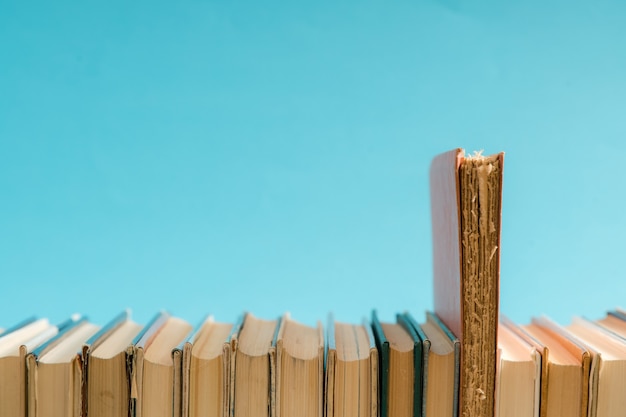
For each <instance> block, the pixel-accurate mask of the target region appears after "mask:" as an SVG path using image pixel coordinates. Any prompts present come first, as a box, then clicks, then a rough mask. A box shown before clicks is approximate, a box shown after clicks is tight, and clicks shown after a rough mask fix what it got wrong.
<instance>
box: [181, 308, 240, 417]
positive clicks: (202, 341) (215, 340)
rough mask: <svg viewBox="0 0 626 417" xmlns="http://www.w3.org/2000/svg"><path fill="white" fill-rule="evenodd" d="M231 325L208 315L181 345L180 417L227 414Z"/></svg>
mask: <svg viewBox="0 0 626 417" xmlns="http://www.w3.org/2000/svg"><path fill="white" fill-rule="evenodd" d="M234 328H235V326H233V325H232V324H230V323H220V322H216V321H215V320H214V318H213V316H208V317H206V318H205V319H204V320H202V322H201V323H200V324H199V325H198V326H197V327H196V330H195V331H194V332H193V333H192V334H191V335H190V336H189V337H188V338H187V340H185V342H184V344H183V346H182V356H183V365H182V368H183V389H182V416H183V417H228V416H229V415H230V368H231V352H232V349H231V339H232V336H233V329H234Z"/></svg>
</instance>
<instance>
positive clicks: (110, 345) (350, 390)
mask: <svg viewBox="0 0 626 417" xmlns="http://www.w3.org/2000/svg"><path fill="white" fill-rule="evenodd" d="M459 354H460V351H459V342H458V340H457V339H456V338H455V337H454V336H453V335H452V333H450V331H449V330H448V328H447V327H446V326H445V325H444V324H443V323H442V322H441V321H440V320H439V319H438V318H437V316H435V315H434V314H431V313H427V314H426V317H425V321H424V322H423V323H422V324H418V323H417V321H416V320H415V319H414V318H413V316H411V315H410V314H409V313H403V314H398V315H397V321H396V322H395V323H388V322H382V323H381V322H380V321H379V319H378V317H377V315H376V313H375V312H374V313H372V317H371V320H364V322H363V323H361V324H348V323H342V322H336V321H334V320H332V318H331V319H330V320H329V322H328V325H327V326H326V328H325V329H324V328H323V327H322V325H321V323H318V324H317V326H315V327H312V326H307V325H304V324H302V323H299V322H297V321H295V320H292V319H291V317H290V316H289V314H285V315H284V316H283V317H281V318H279V319H277V320H263V319H259V318H257V317H255V316H253V315H252V314H245V315H244V316H242V318H241V319H240V320H239V321H238V322H236V323H234V324H232V323H220V322H216V321H214V320H213V318H212V317H208V318H206V319H205V320H202V322H201V323H200V324H199V325H198V326H196V328H193V329H192V326H191V325H190V324H189V323H188V322H186V321H184V320H182V319H179V318H176V317H172V316H170V315H169V314H167V313H160V314H158V315H157V316H156V317H155V318H154V319H153V320H152V321H151V322H150V323H148V324H147V325H146V326H143V327H142V326H140V325H138V324H137V323H135V322H134V321H132V320H131V319H130V317H129V313H128V312H124V313H122V314H120V315H119V316H117V317H115V318H114V319H113V320H112V321H111V322H110V323H108V324H107V325H105V326H104V327H102V328H99V327H98V326H96V325H95V324H93V323H90V322H89V321H88V320H87V319H85V318H81V317H74V318H72V319H70V320H68V321H66V322H64V323H62V324H60V325H58V326H54V325H51V324H50V323H49V322H48V320H46V319H29V320H26V321H24V322H22V323H20V324H18V325H17V326H15V327H13V328H11V329H9V330H7V331H5V332H4V333H2V334H0V416H15V417H25V416H29V417H47V416H51V417H52V416H53V417H58V416H74V417H78V416H90V417H100V416H107V417H122V416H123V417H128V416H135V417H142V416H143V417H161V416H163V417H165V416H168V417H170V416H175V417H179V416H184V417H200V416H202V417H208V416H221V417H234V416H243V417H256V416H264V417H278V416H299V417H308V416H311V417H312V416H315V417H322V416H327V417H333V416H337V417H339V416H346V417H348V416H355V417H356V416H367V417H378V416H394V417H396V416H397V417H403V416H406V417H409V416H422V415H429V416H446V417H452V416H455V415H456V410H457V408H458V407H457V406H458V377H459V372H458V366H459V359H460V358H459Z"/></svg>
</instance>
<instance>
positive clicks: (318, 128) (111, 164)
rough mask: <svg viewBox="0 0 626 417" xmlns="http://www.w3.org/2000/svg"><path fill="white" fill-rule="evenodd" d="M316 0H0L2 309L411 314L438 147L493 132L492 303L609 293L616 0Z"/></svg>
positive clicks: (542, 310)
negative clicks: (499, 189)
mask: <svg viewBox="0 0 626 417" xmlns="http://www.w3.org/2000/svg"><path fill="white" fill-rule="evenodd" d="M129 3H130V4H129ZM313 3H314V4H307V5H303V4H298V5H296V4H293V3H287V2H285V3H280V2H244V1H241V2H208V1H189V2H139V1H137V2H119V3H111V2H109V3H107V4H87V3H85V2H75V3H70V2H65V3H64V2H40V3H39V4H33V3H27V2H19V3H17V2H16V3H10V2H5V1H1V2H0V158H1V161H0V279H1V282H2V287H1V289H0V327H6V326H9V325H11V324H13V323H15V322H17V321H19V320H20V319H22V318H24V317H26V316H29V315H31V314H38V315H40V316H48V317H50V318H51V319H52V320H53V321H60V320H62V319H63V318H65V317H66V316H67V315H69V314H71V313H74V312H83V313H86V314H88V315H89V316H90V317H91V318H92V320H94V321H96V322H97V323H100V324H103V323H105V322H106V321H108V320H109V319H110V318H112V317H113V316H114V315H115V314H116V313H117V312H118V311H119V310H121V309H122V308H125V307H131V308H132V309H133V312H134V317H135V318H136V319H137V320H138V321H140V322H144V323H145V322H146V321H148V319H149V318H150V317H151V316H152V315H153V314H154V313H155V312H156V311H158V310H159V309H168V310H170V311H171V312H173V313H174V314H176V315H178V316H181V317H183V318H186V319H188V320H189V321H191V322H197V321H198V320H200V318H201V317H202V316H203V315H204V314H205V313H214V314H215V316H216V318H217V319H218V320H222V321H234V320H235V318H236V317H237V316H238V315H239V314H240V313H241V312H242V311H243V310H249V311H252V312H253V313H255V314H257V315H259V316H261V317H266V318H270V317H274V316H277V315H279V314H281V313H282V312H284V311H286V310H289V311H291V313H292V317H294V318H295V319H297V320H301V321H304V322H308V323H313V322H314V321H315V320H317V319H322V320H324V319H325V317H326V315H327V313H328V312H329V311H333V312H334V313H335V316H336V317H337V318H338V319H339V320H344V321H358V320H360V318H361V317H362V316H363V315H366V314H368V313H369V311H370V309H372V308H377V309H378V310H379V315H380V317H381V319H383V320H389V319H391V318H392V317H393V314H394V313H395V312H398V311H402V310H405V309H408V310H410V311H412V312H413V313H415V315H416V316H417V317H418V319H419V320H421V319H422V317H423V316H422V313H423V311H424V310H426V309H430V308H432V283H431V281H432V267H431V262H432V261H431V256H432V251H431V230H430V207H429V190H428V167H429V164H430V160H431V159H432V157H433V156H435V155H436V154H438V153H440V152H443V151H445V150H448V149H451V148H455V147H464V148H466V149H467V150H468V151H473V150H481V149H484V151H485V153H495V152H499V151H505V152H506V170H505V179H504V187H505V191H504V207H503V232H502V259H501V262H502V263H501V265H502V276H501V309H502V312H503V313H505V314H507V315H509V316H510V317H511V318H512V319H514V320H515V321H518V322H525V321H527V320H529V318H530V317H531V316H533V315H538V314H547V315H549V316H551V317H553V318H555V319H556V320H558V321H560V322H567V321H568V320H569V319H570V317H571V316H572V315H576V314H578V315H586V316H589V317H591V318H595V317H600V316H602V315H603V314H604V311H605V310H606V309H608V308H612V307H615V306H619V305H621V306H626V302H624V298H625V297H626V279H625V278H624V271H623V269H624V268H623V260H624V258H625V256H626V255H625V253H626V252H625V248H626V246H625V244H624V239H623V236H624V235H625V234H626V215H625V214H624V208H623V207H624V201H625V200H624V195H625V193H624V191H625V188H626V185H625V183H626V176H625V174H624V172H623V169H622V159H623V155H624V151H625V148H626V142H625V140H624V139H625V137H626V118H625V116H624V115H625V111H626V77H625V74H626V47H625V45H626V26H625V25H624V22H625V21H626V20H625V19H626V3H624V2H620V1H596V2H583V1H533V0H531V1H526V2H517V4H513V2H501V1H489V2H485V1H482V2H464V1H456V0H449V1H411V2H395V3H389V2H376V1H366V2H325V1H319V2H313Z"/></svg>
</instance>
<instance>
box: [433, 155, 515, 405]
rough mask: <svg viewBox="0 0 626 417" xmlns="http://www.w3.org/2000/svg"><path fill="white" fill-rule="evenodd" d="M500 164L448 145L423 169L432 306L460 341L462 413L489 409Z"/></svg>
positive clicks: (500, 159)
mask: <svg viewBox="0 0 626 417" xmlns="http://www.w3.org/2000/svg"><path fill="white" fill-rule="evenodd" d="M503 163H504V154H503V153H500V154H496V155H491V156H482V155H480V154H475V155H471V156H465V153H464V151H463V150H462V149H455V150H453V151H449V152H446V153H444V154H441V155H438V156H437V157H435V158H434V159H433V162H432V164H431V168H430V190H431V212H432V228H433V273H434V284H433V289H434V307H435V313H436V314H437V315H438V316H439V318H440V319H441V320H442V321H443V322H444V323H445V324H446V326H448V327H449V328H450V330H452V332H453V333H454V334H455V335H456V336H457V337H458V338H459V340H460V343H461V364H460V388H459V407H460V411H459V412H460V415H461V416H473V417H474V416H476V417H487V416H493V413H494V392H495V374H496V372H495V369H496V349H497V346H496V343H497V342H496V341H497V332H498V310H499V275H500V225H501V204H502V172H503Z"/></svg>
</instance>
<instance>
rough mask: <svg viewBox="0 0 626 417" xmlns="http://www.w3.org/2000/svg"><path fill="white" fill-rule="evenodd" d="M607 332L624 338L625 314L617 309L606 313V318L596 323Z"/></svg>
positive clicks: (625, 333)
mask: <svg viewBox="0 0 626 417" xmlns="http://www.w3.org/2000/svg"><path fill="white" fill-rule="evenodd" d="M596 322H597V323H598V324H599V325H601V326H602V327H604V328H605V329H607V330H610V331H611V332H613V333H615V334H617V335H619V336H620V337H623V338H626V312H625V311H624V310H621V309H619V308H617V309H615V310H610V311H609V312H607V315H606V317H604V318H602V319H599V320H597V321H596Z"/></svg>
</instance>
